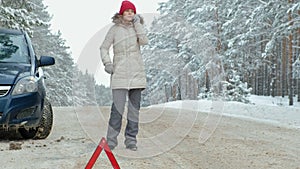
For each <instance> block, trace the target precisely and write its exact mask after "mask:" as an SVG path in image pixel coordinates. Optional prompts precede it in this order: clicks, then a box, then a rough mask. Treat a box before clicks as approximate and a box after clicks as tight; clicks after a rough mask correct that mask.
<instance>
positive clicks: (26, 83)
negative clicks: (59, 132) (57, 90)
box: [0, 28, 55, 139]
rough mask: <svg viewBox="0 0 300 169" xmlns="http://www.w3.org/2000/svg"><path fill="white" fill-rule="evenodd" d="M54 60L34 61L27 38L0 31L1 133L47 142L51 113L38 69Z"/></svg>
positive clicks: (25, 34)
mask: <svg viewBox="0 0 300 169" xmlns="http://www.w3.org/2000/svg"><path fill="white" fill-rule="evenodd" d="M54 63H55V60H54V58H53V57H48V56H41V57H40V59H37V56H36V55H35V53H34V49H33V46H32V43H31V40H30V38H29V36H28V34H27V33H26V32H25V31H22V30H13V29H3V28H0V130H1V131H19V133H20V134H21V136H22V137H23V138H26V139H28V138H35V139H44V138H46V137H47V136H48V135H49V134H50V132H51V129H52V124H53V111H52V107H51V104H50V103H49V102H48V101H47V99H46V91H45V84H44V79H45V77H44V73H43V70H42V68H41V67H43V66H48V65H53V64H54Z"/></svg>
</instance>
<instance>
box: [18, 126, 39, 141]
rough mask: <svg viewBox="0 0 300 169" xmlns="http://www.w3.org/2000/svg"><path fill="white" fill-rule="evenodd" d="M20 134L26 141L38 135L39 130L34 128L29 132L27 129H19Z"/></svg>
mask: <svg viewBox="0 0 300 169" xmlns="http://www.w3.org/2000/svg"><path fill="white" fill-rule="evenodd" d="M19 132H20V134H21V136H22V137H23V138H24V139H31V138H33V137H34V136H35V135H36V133H37V130H36V129H33V128H30V129H28V130H27V129H25V128H19Z"/></svg>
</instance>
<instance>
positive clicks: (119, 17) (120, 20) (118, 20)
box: [111, 13, 144, 25]
mask: <svg viewBox="0 0 300 169" xmlns="http://www.w3.org/2000/svg"><path fill="white" fill-rule="evenodd" d="M137 16H138V17H140V23H141V24H142V25H143V24H144V18H143V17H142V16H141V15H139V14H137ZM111 19H112V20H113V21H112V22H113V23H115V24H124V20H123V16H122V15H120V14H119V13H116V14H115V15H114V16H113V17H112V18H111Z"/></svg>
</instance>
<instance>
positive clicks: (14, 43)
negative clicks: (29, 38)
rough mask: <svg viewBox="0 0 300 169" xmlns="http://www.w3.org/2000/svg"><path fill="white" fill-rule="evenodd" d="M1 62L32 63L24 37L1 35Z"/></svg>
mask: <svg viewBox="0 0 300 169" xmlns="http://www.w3.org/2000/svg"><path fill="white" fill-rule="evenodd" d="M0 62H10V63H11V62H12V63H30V57H29V53H28V47H27V43H26V41H25V37H24V35H12V34H0Z"/></svg>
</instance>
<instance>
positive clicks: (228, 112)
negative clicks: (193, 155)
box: [151, 95, 300, 129]
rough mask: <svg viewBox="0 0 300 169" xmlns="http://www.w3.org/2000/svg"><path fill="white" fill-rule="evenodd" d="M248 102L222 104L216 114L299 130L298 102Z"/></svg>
mask: <svg viewBox="0 0 300 169" xmlns="http://www.w3.org/2000/svg"><path fill="white" fill-rule="evenodd" d="M250 100H251V102H252V104H244V103H240V102H224V104H223V105H224V107H223V109H222V110H223V112H217V113H218V114H222V115H224V116H229V117H235V118H241V119H247V120H253V121H259V122H264V123H269V124H272V125H276V126H283V127H288V128H297V129H300V103H299V102H294V103H295V104H294V105H293V106H289V105H288V98H281V97H275V98H273V97H266V96H255V95H252V96H251V97H250ZM295 100H296V99H295ZM212 105H214V104H213V103H212V101H209V100H198V101H197V100H184V101H174V102H168V103H165V104H159V105H153V106H151V107H165V108H176V109H185V110H192V111H198V112H206V113H211V109H212V108H213V106H212ZM218 105H220V104H218ZM219 110H220V108H219Z"/></svg>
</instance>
